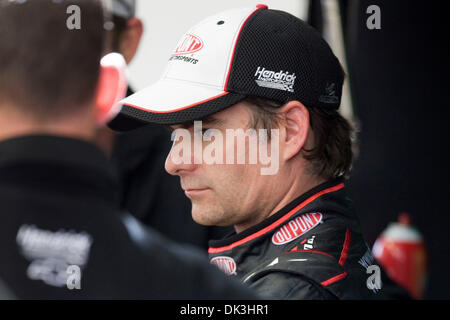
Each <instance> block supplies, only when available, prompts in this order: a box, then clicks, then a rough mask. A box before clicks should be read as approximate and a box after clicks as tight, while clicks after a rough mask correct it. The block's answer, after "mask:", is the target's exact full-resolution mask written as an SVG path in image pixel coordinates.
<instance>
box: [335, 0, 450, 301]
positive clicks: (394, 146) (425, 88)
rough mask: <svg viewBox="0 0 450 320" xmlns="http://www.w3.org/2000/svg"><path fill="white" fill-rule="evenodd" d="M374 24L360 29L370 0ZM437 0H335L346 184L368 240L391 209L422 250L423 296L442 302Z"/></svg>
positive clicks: (447, 228)
mask: <svg viewBox="0 0 450 320" xmlns="http://www.w3.org/2000/svg"><path fill="white" fill-rule="evenodd" d="M372 4H375V5H378V6H379V7H380V9H381V30H369V29H368V28H367V27H366V20H367V18H368V17H369V14H367V13H366V9H367V7H368V6H369V5H372ZM444 4H445V2H443V1H404V0H402V1H399V0H395V1H392V0H391V1H365V0H361V1H356V0H355V1H352V0H348V1H341V5H342V11H343V16H344V30H345V33H346V35H345V36H346V45H347V50H348V51H347V54H348V67H349V74H350V81H351V85H352V91H353V99H354V108H355V112H356V116H357V118H358V120H359V125H360V133H359V155H358V157H357V159H356V161H355V164H354V169H353V172H352V175H351V178H350V181H349V182H348V184H347V185H348V187H349V192H350V196H351V198H352V199H353V200H354V203H355V206H356V208H357V211H358V213H359V216H360V219H361V224H362V229H363V232H364V234H365V237H366V240H367V242H368V243H369V245H373V243H374V241H375V239H376V238H377V237H378V235H379V234H380V233H381V232H382V231H383V230H384V229H385V228H386V226H387V224H388V223H389V222H391V221H395V220H396V219H397V216H398V214H399V213H400V212H402V211H406V212H408V213H410V214H411V217H412V223H413V225H415V226H416V227H417V228H418V229H419V230H420V232H421V233H422V234H423V236H424V239H425V243H426V246H427V248H428V253H429V278H428V286H427V290H426V296H425V298H427V299H449V298H450V290H449V289H448V287H449V285H450V244H449V240H450V219H449V212H448V211H449V209H448V207H449V198H450V196H449V194H448V191H449V187H448V185H447V183H448V180H449V179H448V178H449V170H448V164H449V152H448V147H449V143H448V141H449V136H450V135H449V131H450V130H449V115H450V112H449V110H448V109H449V107H450V106H449V99H450V87H449V81H448V80H449V62H448V59H449V50H448V46H447V43H448V42H449V39H450V36H449V32H448V29H449V23H448V19H449V18H448V15H449V14H450V11H446V10H445V6H444Z"/></svg>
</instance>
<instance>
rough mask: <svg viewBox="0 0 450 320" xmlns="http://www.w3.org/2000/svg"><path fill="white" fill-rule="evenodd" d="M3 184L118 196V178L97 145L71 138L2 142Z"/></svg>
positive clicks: (0, 173) (39, 137)
mask: <svg viewBox="0 0 450 320" xmlns="http://www.w3.org/2000/svg"><path fill="white" fill-rule="evenodd" d="M0 177H1V178H0V184H4V185H5V184H6V185H8V184H9V185H10V184H14V185H19V186H20V187H23V188H29V187H31V188H33V187H38V188H42V189H43V190H45V189H51V190H53V191H57V188H61V187H62V186H63V188H62V189H63V190H61V191H64V192H67V193H68V192H73V191H76V192H78V193H79V192H83V190H85V191H84V192H86V193H88V192H91V193H92V192H93V193H94V194H93V195H100V196H102V197H103V198H104V199H106V200H107V201H111V200H113V201H115V200H116V197H117V186H118V183H117V177H116V176H115V173H114V170H113V168H112V167H111V165H110V163H109V161H108V158H107V157H106V155H104V154H103V153H102V151H101V150H100V149H98V148H97V147H96V146H94V145H93V144H91V143H89V142H86V141H82V140H77V139H73V138H67V137H59V136H49V135H30V136H22V137H16V138H12V139H9V140H5V141H1V142H0Z"/></svg>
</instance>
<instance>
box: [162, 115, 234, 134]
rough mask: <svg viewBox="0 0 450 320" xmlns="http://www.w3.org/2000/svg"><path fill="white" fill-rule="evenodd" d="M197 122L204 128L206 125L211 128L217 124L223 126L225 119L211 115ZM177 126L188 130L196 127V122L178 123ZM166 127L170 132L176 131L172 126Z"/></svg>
mask: <svg viewBox="0 0 450 320" xmlns="http://www.w3.org/2000/svg"><path fill="white" fill-rule="evenodd" d="M195 121H201V122H202V126H204V125H206V126H211V125H213V124H216V125H217V124H222V123H224V122H225V121H224V120H223V119H218V118H216V117H214V115H209V116H206V117H203V118H201V119H199V120H195ZM176 125H177V126H179V128H182V129H188V128H190V127H192V126H193V125H194V121H187V122H183V123H178V124H176ZM164 127H166V128H167V129H169V130H170V131H173V130H174V129H173V128H172V126H171V125H164Z"/></svg>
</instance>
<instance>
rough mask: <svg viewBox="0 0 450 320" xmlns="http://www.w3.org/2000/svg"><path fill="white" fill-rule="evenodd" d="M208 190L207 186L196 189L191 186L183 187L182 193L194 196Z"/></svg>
mask: <svg viewBox="0 0 450 320" xmlns="http://www.w3.org/2000/svg"><path fill="white" fill-rule="evenodd" d="M208 190H209V188H201V189H200V188H198V189H194V188H191V189H184V194H185V195H186V196H187V197H189V198H190V197H195V196H199V195H201V194H203V193H204V192H206V191H208Z"/></svg>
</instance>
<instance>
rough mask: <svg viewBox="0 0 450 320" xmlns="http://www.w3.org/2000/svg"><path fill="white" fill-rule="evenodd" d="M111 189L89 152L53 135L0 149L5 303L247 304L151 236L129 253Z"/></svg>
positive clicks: (209, 269) (111, 179)
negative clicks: (94, 300) (130, 300)
mask: <svg viewBox="0 0 450 320" xmlns="http://www.w3.org/2000/svg"><path fill="white" fill-rule="evenodd" d="M117 186H118V184H117V179H116V178H115V176H114V173H113V170H112V169H111V167H110V165H109V163H108V160H107V158H106V157H105V156H104V155H103V153H102V152H101V151H100V150H99V149H97V148H96V147H95V146H93V145H91V144H90V143H87V142H84V141H81V140H75V139H70V138H63V137H54V136H24V137H18V138H14V139H10V140H7V141H3V142H0V203H1V210H0V219H1V223H0V243H1V247H2V254H1V256H0V278H2V279H3V280H4V282H5V284H6V286H7V287H8V288H9V289H10V290H11V291H12V293H13V294H14V296H16V297H17V298H21V299H23V298H25V299H33V298H44V299H47V298H49V299H52V298H64V299H66V298H67V299H71V298H76V299H79V298H143V299H147V298H148V299H172V298H177V299H245V298H253V296H252V294H251V293H249V292H248V291H247V290H246V289H245V288H242V287H241V286H240V285H237V284H236V283H235V282H229V281H228V279H226V278H224V277H223V276H222V273H221V272H220V271H219V270H217V269H216V268H215V267H213V266H210V265H209V264H208V263H207V260H206V259H205V260H202V259H201V258H199V257H197V255H196V254H192V255H190V254H189V252H190V251H189V250H186V251H184V253H183V254H179V253H177V252H181V251H183V250H182V249H180V247H178V246H176V245H174V244H173V243H171V242H170V241H168V240H167V239H165V238H164V237H161V236H159V235H157V234H156V233H153V232H151V233H149V234H148V235H147V241H146V249H145V250H144V249H142V247H140V246H137V245H135V243H134V242H133V241H132V240H131V238H130V235H129V233H128V231H127V229H126V228H125V226H124V224H123V222H122V220H121V218H120V207H119V201H118V187H117ZM205 261H206V262H205ZM80 275H81V277H80ZM79 287H81V288H80V289H77V288H79ZM69 288H72V289H69Z"/></svg>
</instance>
